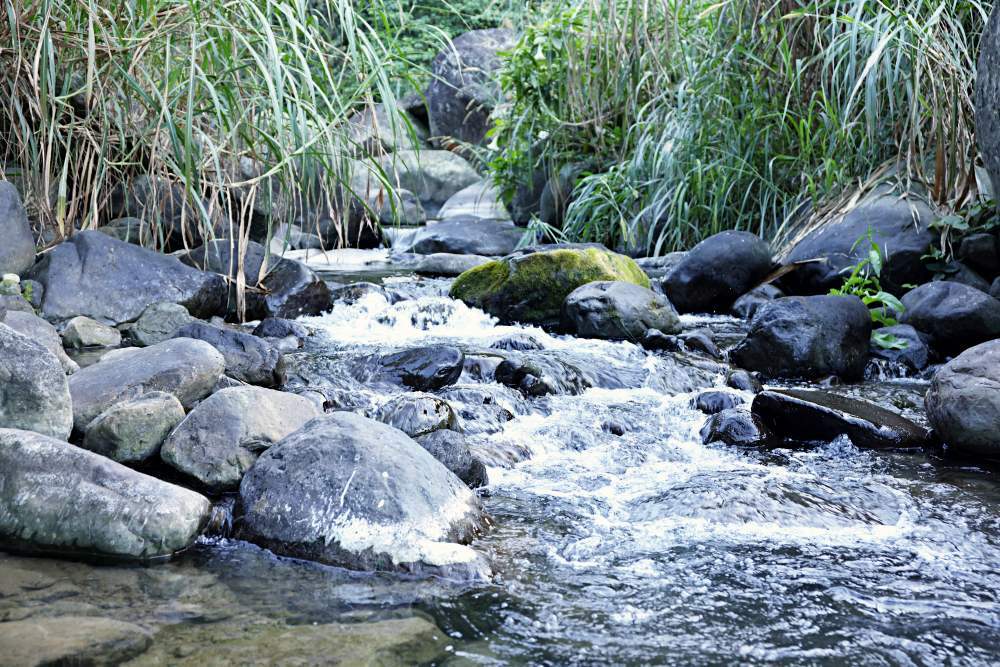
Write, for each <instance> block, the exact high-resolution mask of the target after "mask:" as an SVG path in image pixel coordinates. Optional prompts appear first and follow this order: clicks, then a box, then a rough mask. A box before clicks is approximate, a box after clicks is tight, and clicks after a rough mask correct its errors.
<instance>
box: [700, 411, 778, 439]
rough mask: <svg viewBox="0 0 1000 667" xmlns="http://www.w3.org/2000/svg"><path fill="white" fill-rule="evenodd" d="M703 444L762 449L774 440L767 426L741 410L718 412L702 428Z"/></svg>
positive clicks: (754, 416)
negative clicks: (716, 443)
mask: <svg viewBox="0 0 1000 667" xmlns="http://www.w3.org/2000/svg"><path fill="white" fill-rule="evenodd" d="M700 435H701V441H702V443H703V444H706V445H707V444H710V443H713V442H721V443H724V444H726V445H734V446H740V447H760V446H765V445H768V444H771V443H772V442H773V440H774V438H773V436H772V435H771V432H770V431H769V430H768V428H767V426H765V425H764V423H763V422H762V421H761V420H760V419H759V418H758V417H757V416H756V415H753V414H751V413H750V412H747V411H746V410H742V409H739V408H729V409H726V410H722V411H721V412H717V413H715V414H714V415H712V416H711V417H709V418H708V420H707V421H706V422H705V425H704V426H702V427H701V434H700Z"/></svg>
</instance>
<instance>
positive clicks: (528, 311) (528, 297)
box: [451, 246, 649, 327]
mask: <svg viewBox="0 0 1000 667" xmlns="http://www.w3.org/2000/svg"><path fill="white" fill-rule="evenodd" d="M613 280H620V281H624V282H629V283H634V284H636V285H641V286H642V287H649V278H647V277H646V274H645V273H643V272H642V269H640V268H639V267H638V265H636V263H635V262H634V261H632V260H631V259H630V258H628V257H625V256H624V255H618V254H616V253H613V252H610V251H609V250H606V249H603V248H601V247H593V246H576V247H558V248H556V249H548V248H544V247H542V248H525V249H522V250H518V251H517V252H515V253H514V254H512V255H510V256H508V257H505V258H504V259H501V260H496V261H493V262H488V263H486V264H483V265H482V266H478V267H476V268H474V269H472V270H470V271H466V272H465V273H463V274H462V275H460V276H459V277H458V278H457V279H456V280H455V282H454V284H452V287H451V296H452V298H455V299H459V300H461V301H464V302H465V303H466V304H468V305H470V306H473V307H475V308H481V309H483V310H484V311H486V312H487V313H489V314H490V315H493V316H495V317H498V318H500V319H501V320H502V321H504V322H524V323H528V324H539V325H542V326H551V327H558V326H559V325H560V323H561V320H562V309H563V302H564V301H565V300H566V297H567V296H569V294H570V292H572V291H573V290H575V289H576V288H577V287H580V286H581V285H586V284H587V283H591V282H594V281H613Z"/></svg>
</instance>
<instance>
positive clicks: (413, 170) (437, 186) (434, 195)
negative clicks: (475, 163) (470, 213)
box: [351, 151, 482, 216]
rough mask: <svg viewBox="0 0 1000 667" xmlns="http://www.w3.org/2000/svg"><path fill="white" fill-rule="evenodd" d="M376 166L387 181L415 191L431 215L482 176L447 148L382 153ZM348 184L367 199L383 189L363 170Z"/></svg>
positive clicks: (371, 175) (375, 178)
mask: <svg viewBox="0 0 1000 667" xmlns="http://www.w3.org/2000/svg"><path fill="white" fill-rule="evenodd" d="M379 166H380V168H381V169H382V171H383V172H384V173H385V175H386V176H387V177H388V179H389V183H392V184H393V186H394V187H396V186H397V184H398V187H400V188H403V189H404V190H409V191H410V192H412V193H413V194H415V195H416V196H417V198H418V199H419V200H420V203H421V205H422V206H423V207H424V209H425V210H426V212H427V214H428V215H431V216H433V215H435V214H436V213H437V212H438V210H439V209H440V208H441V207H442V206H443V205H444V204H445V202H447V201H448V200H449V199H451V197H452V196H453V195H454V194H456V193H457V192H459V191H461V190H463V189H465V188H467V187H468V186H470V185H472V184H474V183H478V182H479V181H481V180H482V178H481V177H480V176H479V174H478V173H476V170H475V169H474V168H473V167H472V165H471V164H469V161H468V160H466V159H465V158H463V157H462V156H461V155H458V154H456V153H452V152H451V151H399V152H398V153H392V154H391V155H386V156H384V157H383V158H382V159H381V160H380V161H379ZM351 187H352V189H353V190H354V191H355V193H356V194H357V195H358V196H362V197H365V198H367V199H370V198H371V197H373V196H377V193H378V191H379V190H380V189H382V190H383V191H384V188H382V184H381V181H380V180H378V178H377V177H376V176H375V175H374V174H371V173H370V172H367V171H361V172H359V174H358V175H356V176H355V177H354V178H353V179H352V182H351Z"/></svg>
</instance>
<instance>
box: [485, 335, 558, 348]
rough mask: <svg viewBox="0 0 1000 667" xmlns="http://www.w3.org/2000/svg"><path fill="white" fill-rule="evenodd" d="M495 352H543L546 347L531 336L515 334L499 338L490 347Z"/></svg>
mask: <svg viewBox="0 0 1000 667" xmlns="http://www.w3.org/2000/svg"><path fill="white" fill-rule="evenodd" d="M490 347H491V348H492V349H494V350H508V351H515V352H531V351H535V350H543V349H545V346H544V345H542V344H541V342H539V340H538V339H537V338H535V337H534V336H532V335H531V334H526V333H515V334H510V335H507V336H504V337H503V338H499V339H497V340H495V341H493V343H492V344H491V345H490Z"/></svg>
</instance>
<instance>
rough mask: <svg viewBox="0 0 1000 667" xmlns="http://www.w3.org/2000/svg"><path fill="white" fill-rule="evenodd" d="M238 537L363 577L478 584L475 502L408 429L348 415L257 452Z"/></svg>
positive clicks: (243, 493) (328, 418)
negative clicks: (377, 573)
mask: <svg viewBox="0 0 1000 667" xmlns="http://www.w3.org/2000/svg"><path fill="white" fill-rule="evenodd" d="M239 505H240V510H241V512H242V520H241V522H240V533H241V535H242V537H244V538H245V539H248V540H250V541H252V542H255V543H257V544H260V545H261V546H264V547H266V548H268V549H270V550H272V551H274V552H275V553H278V554H283V555H288V556H294V557H298V558H306V559H309V560H316V561H320V562H324V563H329V564H332V565H340V566H343V567H348V568H352V569H360V570H404V571H410V572H416V573H433V574H441V575H445V576H456V577H482V576H484V575H486V574H487V572H488V567H487V566H486V564H485V562H484V561H483V558H482V557H481V556H480V555H479V554H477V553H476V552H475V551H474V550H473V549H471V548H470V547H468V546H463V544H464V543H467V542H468V541H469V540H471V539H472V537H473V536H474V535H475V534H476V533H477V531H478V530H479V529H480V527H481V526H482V522H483V520H484V518H483V514H482V510H481V508H480V506H479V502H478V500H477V499H476V497H475V495H473V493H472V492H471V491H469V489H468V487H466V486H465V484H463V483H462V481H461V480H460V479H458V478H457V477H455V475H454V474H452V473H451V472H450V471H449V470H448V469H447V468H445V467H444V466H443V465H441V463H439V462H438V461H437V460H435V459H434V457H433V456H431V455H430V454H429V453H427V451H426V450H424V449H423V448H422V447H421V446H420V445H418V444H417V443H416V442H414V441H413V440H411V439H410V438H409V437H407V436H406V435H405V434H404V433H403V432H402V431H399V430H398V429H394V428H392V427H391V426H387V425H385V424H381V423H379V422H376V421H373V420H371V419H366V418H365V417H361V416H359V415H356V414H353V413H348V412H337V413H333V414H329V415H325V416H322V417H317V418H316V419H313V420H312V421H310V422H309V423H307V424H306V425H305V426H303V427H302V428H301V429H299V430H298V431H296V432H295V433H292V434H291V435H289V436H288V437H287V438H285V439H284V440H282V441H281V442H279V443H278V444H276V445H274V446H273V447H271V448H270V449H268V450H267V451H266V452H264V453H263V454H261V456H260V458H259V459H257V463H255V464H254V466H253V467H252V468H251V469H250V470H249V472H248V473H247V474H246V476H245V477H244V478H243V482H242V483H241V484H240V501H239Z"/></svg>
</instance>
